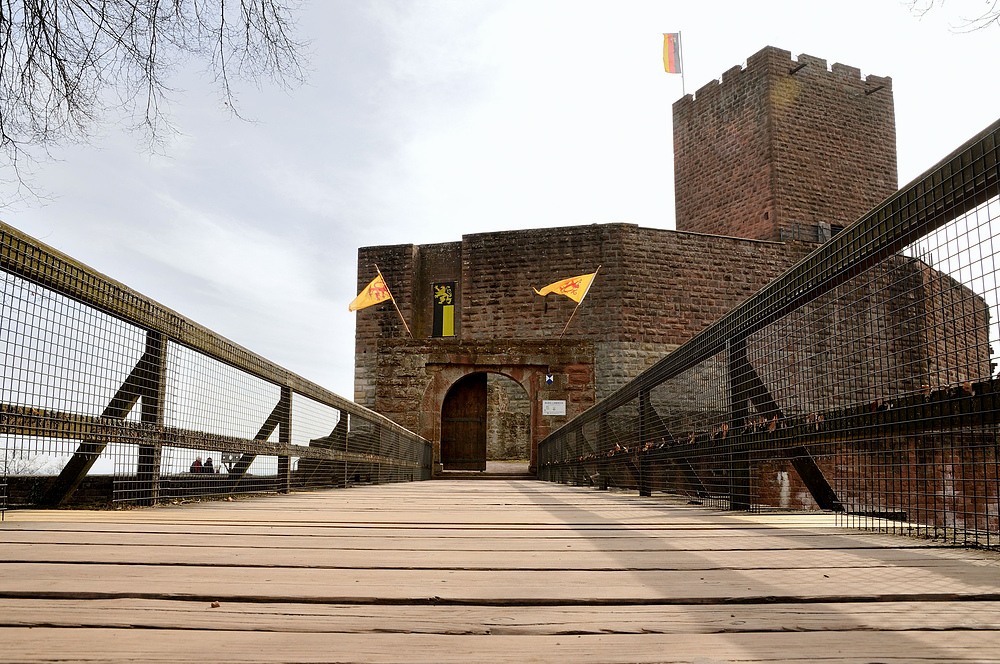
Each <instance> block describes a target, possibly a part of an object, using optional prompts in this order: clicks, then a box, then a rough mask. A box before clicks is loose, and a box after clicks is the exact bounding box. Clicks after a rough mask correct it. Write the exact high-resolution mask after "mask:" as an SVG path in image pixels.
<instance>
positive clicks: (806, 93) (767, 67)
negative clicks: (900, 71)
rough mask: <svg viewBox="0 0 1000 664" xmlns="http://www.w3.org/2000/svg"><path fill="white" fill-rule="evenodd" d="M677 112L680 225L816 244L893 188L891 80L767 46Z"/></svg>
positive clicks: (681, 227) (684, 99)
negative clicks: (863, 74)
mask: <svg viewBox="0 0 1000 664" xmlns="http://www.w3.org/2000/svg"><path fill="white" fill-rule="evenodd" d="M673 120H674V175H675V184H676V188H675V196H676V208H677V229H678V230H684V231H694V232H699V233H710V234H715V235H729V236H735V237H747V238H753V239H760V240H789V239H798V240H804V241H813V242H821V241H823V240H824V239H826V238H828V237H829V236H830V233H832V232H834V231H835V230H836V229H837V228H838V227H843V226H846V225H848V224H850V223H852V222H853V221H855V220H856V219H857V218H858V217H859V216H860V215H861V214H863V213H864V212H866V211H868V210H869V209H871V208H872V207H874V206H875V205H876V204H877V203H878V202H879V201H881V200H882V199H883V198H885V197H886V196H888V195H890V194H892V193H893V192H894V191H896V189H897V178H896V129H895V115H894V109H893V97H892V79H891V78H890V77H888V76H875V75H868V76H865V77H862V76H861V70H860V69H858V68H857V67H850V66H847V65H844V64H840V63H835V64H833V65H832V66H831V67H827V61H826V60H824V59H823V58H817V57H815V56H811V55H805V54H803V55H799V56H798V58H797V59H793V58H792V57H791V54H790V52H789V51H786V50H782V49H779V48H775V47H773V46H768V47H765V48H764V49H762V50H760V51H758V52H757V53H755V54H754V55H752V56H750V57H749V58H747V61H746V65H745V66H741V65H737V66H735V67H732V68H730V69H728V70H727V71H725V72H723V74H722V76H721V78H720V79H715V80H712V81H710V82H709V83H707V84H705V85H703V86H702V87H700V88H698V90H697V91H696V92H695V94H694V95H690V94H689V95H685V96H684V97H682V98H681V99H679V100H678V101H677V102H675V103H674V105H673Z"/></svg>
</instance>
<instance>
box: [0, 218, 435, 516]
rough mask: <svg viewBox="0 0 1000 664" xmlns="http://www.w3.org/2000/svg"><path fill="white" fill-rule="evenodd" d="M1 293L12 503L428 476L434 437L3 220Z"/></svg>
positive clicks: (165, 496) (133, 498)
mask: <svg viewBox="0 0 1000 664" xmlns="http://www.w3.org/2000/svg"><path fill="white" fill-rule="evenodd" d="M0 289H2V309H0V323H2V324H0V379H2V382H0V446H2V454H0V462H2V464H3V465H2V467H0V471H2V472H0V485H2V486H3V488H4V490H3V493H2V497H3V498H2V499H3V503H2V505H3V506H4V507H6V506H20V505H57V504H64V503H70V502H75V503H81V502H86V503H109V502H118V503H121V502H130V503H137V504H153V503H155V502H157V501H160V500H177V499H188V498H192V497H197V496H219V495H230V494H237V493H260V492H284V491H289V490H291V489H293V488H318V487H335V486H343V485H344V484H345V478H346V477H347V476H348V470H349V469H348V466H349V464H352V463H353V464H354V465H355V466H356V469H355V471H354V474H355V475H363V476H364V477H365V478H366V481H372V482H379V481H404V480H411V479H428V478H429V477H430V471H431V456H430V448H431V446H430V443H429V442H428V441H426V440H423V439H422V438H420V437H419V436H417V435H415V434H412V433H410V432H408V431H405V430H403V429H401V428H400V427H398V426H396V425H395V424H393V423H391V422H389V421H388V420H386V419H385V418H383V417H381V416H379V415H377V414H376V413H373V412H371V411H368V410H367V409H365V408H362V407H360V406H357V405H356V404H353V403H351V402H349V401H346V400H344V399H342V398H340V397H338V396H337V395H334V394H332V393H330V392H328V391H326V390H324V389H323V388H321V387H319V386H317V385H315V384H313V383H310V382H308V381H306V380H304V379H302V378H299V377H298V376H295V375H294V374H291V373H289V372H288V371H287V370H285V369H283V368H281V367H278V366H277V365H274V364H272V363H270V362H268V361H267V360H265V359H264V358H261V357H259V356H256V355H254V354H253V353H251V352H250V351H247V350H246V349H243V348H240V347H239V346H236V345H234V344H232V343H231V342H229V341H227V340H226V339H224V338H222V337H219V336H218V335H215V334H213V333H212V332H211V331H209V330H206V329H204V328H202V327H200V326H198V325H197V324H195V323H194V322H192V321H190V320H188V319H185V318H183V317H182V316H179V315H178V314H176V313H175V312H173V311H170V310H168V309H165V308H163V307H161V306H160V305H158V304H156V303H155V302H153V301H152V300H149V299H147V298H144V297H143V296H141V295H139V294H138V293H135V292H134V291H131V290H130V289H128V288H127V287H125V286H123V285H122V284H119V283H117V282H114V281H111V280H109V279H107V278H106V277H103V276H102V275H99V274H97V273H95V272H93V271H92V270H90V269H89V268H87V267H86V266H83V265H81V264H80V263H77V262H76V261H74V260H73V259H71V258H69V257H66V256H64V255H62V254H59V253H58V252H56V251H55V250H53V249H50V248H49V247H46V246H45V245H43V244H41V243H39V242H38V241H37V240H34V239H33V238H30V237H28V236H25V235H23V234H21V233H19V232H18V231H16V230H15V229H13V228H11V227H9V226H6V225H4V224H0ZM352 418H354V419H355V421H357V422H359V423H361V422H369V423H370V426H369V427H368V429H370V431H371V432H373V433H372V434H368V435H366V434H365V433H364V427H359V430H358V432H357V435H355V436H353V438H354V440H352V432H351V431H350V429H351V427H350V422H351V419H352ZM341 442H343V445H341ZM352 443H353V447H352ZM354 447H360V448H362V450H363V451H361V452H360V453H356V450H355V449H354ZM334 468H336V471H334V470H332V469H334ZM327 471H329V472H327Z"/></svg>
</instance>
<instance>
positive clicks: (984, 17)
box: [905, 0, 1000, 32]
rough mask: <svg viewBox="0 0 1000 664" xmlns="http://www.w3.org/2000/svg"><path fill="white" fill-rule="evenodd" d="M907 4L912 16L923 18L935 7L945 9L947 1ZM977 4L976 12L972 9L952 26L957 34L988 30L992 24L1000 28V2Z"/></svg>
mask: <svg viewBox="0 0 1000 664" xmlns="http://www.w3.org/2000/svg"><path fill="white" fill-rule="evenodd" d="M905 4H906V6H907V7H909V9H910V13H911V14H913V15H914V16H916V17H918V18H923V17H924V16H926V15H927V14H928V13H929V12H930V11H931V10H932V9H934V8H935V6H937V7H940V8H943V7H944V5H945V0H907V2H906V3H905ZM976 4H977V6H976V8H975V10H972V9H970V10H969V11H970V13H969V14H967V15H965V16H962V17H960V18H959V22H958V23H957V24H956V25H953V26H952V28H953V29H954V30H955V31H956V32H974V31H976V30H982V29H984V28H987V27H989V26H990V25H991V24H995V25H998V26H1000V0H986V2H978V3H976ZM952 6H954V5H952ZM983 7H985V10H984V9H983Z"/></svg>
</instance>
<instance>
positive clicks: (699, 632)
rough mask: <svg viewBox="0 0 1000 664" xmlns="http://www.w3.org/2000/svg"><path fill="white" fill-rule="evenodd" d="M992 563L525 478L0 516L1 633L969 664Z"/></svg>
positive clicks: (811, 520) (223, 646) (383, 657)
mask: <svg viewBox="0 0 1000 664" xmlns="http://www.w3.org/2000/svg"><path fill="white" fill-rule="evenodd" d="M998 567H1000V556H998V555H997V554H995V553H992V552H983V551H966V550H960V549H953V548H946V547H943V546H940V545H937V544H935V543H933V542H929V541H926V540H918V539H908V538H903V537H898V536H895V537H894V536H888V535H878V534H871V533H864V532H860V531H854V530H845V529H841V528H838V527H836V519H835V517H833V516H832V515H830V514H824V513H812V514H804V515H792V514H787V513H785V514H782V513H771V514H734V513H728V512H720V511H717V510H713V509H709V508H706V507H704V506H686V505H681V504H679V502H678V501H677V500H673V499H671V498H669V497H659V496H654V497H652V498H642V499H639V498H636V497H635V496H634V494H632V495H627V494H625V493H621V492H601V491H594V490H589V489H580V488H574V487H565V486H558V485H546V484H540V483H535V482H529V481H489V482H470V481H454V482H426V483H421V484H417V485H388V486H378V487H355V488H352V489H349V490H341V491H328V492H319V493H304V494H291V495H287V496H273V497H266V498H261V499H254V500H238V501H233V502H200V503H191V504H187V505H175V506H166V507H158V508H155V509H145V510H130V511H121V512H82V511H81V512H73V511H58V512H56V511H34V512H27V511H25V512H11V513H8V515H7V520H6V521H5V522H4V523H2V524H0V643H2V644H3V648H4V649H3V655H2V656H3V657H4V658H5V659H10V660H13V661H26V662H35V661H54V660H59V659H66V660H73V661H117V660H128V659H141V660H143V661H147V662H157V661H200V662H201V661H223V662H225V661H240V662H272V661H275V662H276V661H296V662H298V661H302V662H308V661H358V662H380V661H400V660H401V659H405V660H406V661H434V662H468V661H482V660H492V661H519V662H523V661H581V662H586V661H608V662H618V661H621V662H625V661H628V662H642V661H657V662H663V661H678V662H696V661H697V662H712V661H756V662H777V661H783V662H784V661H803V662H804V661H810V662H815V661H823V662H824V663H825V662H838V661H845V662H846V661H850V662H862V661H864V662H872V661H879V662H894V663H899V662H920V661H925V662H961V661H965V662H969V661H975V662H984V661H986V662H988V661H998V660H1000V655H998V654H997V653H1000V648H998V646H1000V620H997V619H995V618H994V616H995V615H1000V612H998V611H997V609H998V608H1000V574H998ZM213 602H218V603H219V606H217V607H214V608H213V606H212V603H213Z"/></svg>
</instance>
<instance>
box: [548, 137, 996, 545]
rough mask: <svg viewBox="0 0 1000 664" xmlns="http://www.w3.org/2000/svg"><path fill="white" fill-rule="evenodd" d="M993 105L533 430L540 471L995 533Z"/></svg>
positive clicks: (984, 541) (989, 538) (863, 521)
mask: <svg viewBox="0 0 1000 664" xmlns="http://www.w3.org/2000/svg"><path fill="white" fill-rule="evenodd" d="M998 137H1000V122H998V123H996V124H994V125H993V126H992V127H990V128H989V129H987V130H986V131H984V132H983V133H982V134H980V135H979V136H978V137H976V138H975V139H974V140H972V141H970V142H969V143H967V144H966V145H965V146H963V147H962V148H960V149H959V150H958V151H956V152H955V153H953V154H952V155H951V156H950V157H948V158H946V159H945V160H943V161H942V162H941V163H940V164H939V165H938V166H937V167H935V168H934V169H932V170H931V171H929V172H928V173H926V174H925V175H924V176H922V177H921V178H919V179H918V180H916V181H915V182H913V183H911V184H910V185H908V186H907V187H905V188H903V189H901V190H900V191H899V192H898V193H897V194H896V195H894V196H893V197H891V198H890V199H888V200H886V201H885V202H884V203H883V204H881V205H880V206H879V207H877V208H876V209H874V210H873V211H872V212H870V213H869V214H867V215H866V216H865V217H863V218H862V219H861V220H859V221H858V222H857V223H855V224H853V225H852V226H850V227H849V228H847V229H845V230H844V231H843V232H841V233H840V234H839V235H837V236H836V237H834V238H833V239H832V240H831V241H829V242H827V243H826V244H824V245H822V246H820V247H819V248H818V249H817V250H816V251H815V252H813V253H812V254H811V255H810V256H808V257H807V258H806V259H804V260H803V261H802V262H800V263H799V264H798V265H796V266H795V267H794V268H792V269H791V270H790V271H789V272H788V273H786V274H785V275H783V276H782V277H780V278H779V279H777V280H776V281H774V282H773V283H772V284H770V285H769V286H767V287H766V288H765V289H763V290H762V291H761V292H760V293H758V294H757V295H756V296H754V297H753V298H751V299H750V300H748V301H746V302H745V303H744V304H742V305H740V306H739V307H737V308H736V309H735V310H733V311H732V312H730V313H729V314H727V315H726V316H725V317H723V318H722V319H721V320H720V321H718V322H717V323H715V324H714V325H712V326H711V327H710V328H708V329H707V330H705V332H703V333H702V334H700V335H698V336H697V337H695V338H694V339H692V340H691V341H690V342H689V343H687V344H685V345H684V346H682V347H681V348H679V349H678V350H676V351H675V352H674V353H672V354H670V355H668V356H667V357H665V358H664V359H663V360H661V361H660V362H659V363H658V364H656V365H655V366H653V367H652V368H651V369H649V370H648V371H646V372H644V373H643V374H642V375H640V376H639V377H638V378H637V379H636V380H634V381H633V382H632V383H630V384H629V385H627V386H626V387H624V388H622V389H621V390H619V391H618V392H616V393H614V394H613V395H611V396H610V397H609V398H608V399H606V400H605V401H604V402H602V403H600V404H598V405H597V406H595V407H594V408H592V409H591V410H589V411H588V412H586V413H585V414H584V415H582V416H580V417H578V418H576V419H575V420H573V421H572V422H570V423H568V424H567V425H566V426H564V427H562V428H561V429H559V430H558V431H556V432H555V433H553V434H552V435H550V436H549V437H548V438H547V439H546V440H544V441H542V443H541V444H540V446H539V464H538V467H539V476H540V477H541V478H543V479H547V480H550V481H559V482H575V483H580V484H592V485H596V486H601V487H606V486H614V485H617V486H624V487H632V488H638V489H639V491H640V493H642V494H645V495H649V494H650V493H651V492H652V491H667V492H674V493H678V494H682V495H685V496H689V497H690V499H691V500H695V501H697V502H702V503H707V504H713V505H717V506H720V507H726V508H732V509H749V510H755V509H763V508H796V509H817V508H823V509H830V510H835V511H837V512H839V513H840V514H842V515H843V516H842V518H843V520H844V521H845V523H847V524H851V525H857V526H860V527H866V528H875V529H881V530H889V531H896V532H906V533H914V534H921V535H926V536H930V537H941V538H947V539H949V540H952V541H955V542H960V543H963V544H969V545H982V546H989V547H994V548H995V547H997V546H998V545H1000V472H998V471H1000V458H998V438H997V434H998V432H997V421H998V414H1000V378H998V377H996V375H995V374H996V369H997V361H998V360H997V357H998V353H1000V327H998V321H1000V309H998V306H1000V290H998V284H997V270H998V267H1000V258H998V257H997V251H996V250H997V249H1000V198H998V194H1000V188H998V181H1000V171H998Z"/></svg>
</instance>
